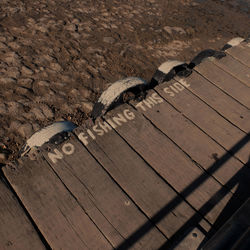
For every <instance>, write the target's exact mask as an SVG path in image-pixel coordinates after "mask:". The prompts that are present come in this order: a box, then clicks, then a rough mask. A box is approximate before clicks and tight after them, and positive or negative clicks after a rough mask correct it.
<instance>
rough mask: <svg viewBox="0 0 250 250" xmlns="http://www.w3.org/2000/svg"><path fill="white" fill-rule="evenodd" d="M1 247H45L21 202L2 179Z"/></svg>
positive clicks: (0, 190)
mask: <svg viewBox="0 0 250 250" xmlns="http://www.w3.org/2000/svg"><path fill="white" fill-rule="evenodd" d="M0 220H1V223H0V249H2V250H5V249H6V250H10V249H13V250H14V249H30V250H33V249H45V246H44V245H43V243H42V242H41V240H40V238H39V236H38V234H37V232H36V231H35V229H34V228H33V226H32V224H31V222H30V221H29V219H28V218H27V216H26V214H25V212H24V211H23V209H22V208H21V206H20V204H19V203H18V201H17V200H16V198H15V197H14V195H13V194H12V192H11V191H10V190H9V189H8V188H7V186H6V184H5V183H4V182H3V181H2V180H1V179H0Z"/></svg>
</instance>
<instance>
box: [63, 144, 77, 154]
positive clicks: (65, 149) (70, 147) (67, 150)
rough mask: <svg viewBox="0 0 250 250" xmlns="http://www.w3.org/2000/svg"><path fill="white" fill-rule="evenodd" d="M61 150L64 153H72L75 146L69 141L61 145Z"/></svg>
mask: <svg viewBox="0 0 250 250" xmlns="http://www.w3.org/2000/svg"><path fill="white" fill-rule="evenodd" d="M62 151H63V153H64V154H66V155H72V154H73V153H74V152H75V146H74V145H73V144H71V143H65V144H64V145H63V146H62Z"/></svg>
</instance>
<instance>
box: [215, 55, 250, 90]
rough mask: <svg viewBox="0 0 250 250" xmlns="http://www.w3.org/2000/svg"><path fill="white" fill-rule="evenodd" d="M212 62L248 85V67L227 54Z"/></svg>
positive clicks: (249, 85)
mask: <svg viewBox="0 0 250 250" xmlns="http://www.w3.org/2000/svg"><path fill="white" fill-rule="evenodd" d="M213 63H214V64H216V65H218V66H219V67H220V68H222V69H223V70H225V71H226V72H228V73H229V74H230V75H232V76H233V77H235V78H237V79H239V80H240V81H241V82H243V83H244V84H245V85H246V86H248V87H250V71H249V67H248V66H246V65H244V64H243V63H241V62H239V61H238V60H236V59H234V58H233V57H232V56H230V55H227V56H225V57H223V58H221V59H220V60H214V61H213Z"/></svg>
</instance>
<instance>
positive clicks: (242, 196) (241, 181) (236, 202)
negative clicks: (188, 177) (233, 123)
mask: <svg viewBox="0 0 250 250" xmlns="http://www.w3.org/2000/svg"><path fill="white" fill-rule="evenodd" d="M249 141H250V134H249V133H248V134H246V135H245V136H244V137H243V138H242V139H241V140H240V141H239V142H237V143H236V144H235V145H234V146H233V147H232V148H231V149H230V150H229V151H228V152H226V153H225V154H224V155H223V156H222V157H221V158H219V159H217V161H216V162H215V163H213V164H212V165H211V166H210V167H209V168H208V169H207V170H206V172H205V171H204V173H203V174H201V175H200V176H199V177H198V178H197V179H196V180H194V181H193V182H192V183H191V184H190V185H189V186H187V187H186V188H185V189H184V190H183V191H182V192H180V193H179V195H178V196H176V197H175V198H174V199H172V200H171V201H170V202H169V203H168V204H166V206H164V207H163V208H162V209H160V210H159V211H158V212H157V213H156V214H155V215H154V216H153V217H152V218H151V219H150V221H147V222H146V223H145V224H143V225H142V226H141V227H140V228H139V229H138V230H136V231H135V232H134V233H133V234H132V235H130V236H129V237H128V238H127V239H126V240H125V241H123V242H122V243H121V244H120V245H119V246H118V247H117V249H119V250H121V249H128V248H129V247H131V246H132V245H133V244H135V243H136V242H137V241H138V240H139V239H140V238H142V237H143V236H144V235H145V234H146V233H147V232H149V231H150V230H151V229H152V228H153V226H154V225H156V224H157V223H159V222H160V221H161V220H162V219H163V218H164V217H165V216H166V215H167V214H169V213H170V212H171V211H172V210H173V209H175V208H176V207H177V206H178V205H179V204H180V203H181V202H183V199H184V200H186V198H187V196H188V195H190V194H191V193H192V192H193V191H194V190H195V189H197V188H198V187H199V186H200V185H201V184H202V183H203V182H204V181H206V180H207V179H208V178H209V177H210V176H211V175H212V174H213V173H214V172H215V171H217V170H218V169H219V168H220V167H221V166H223V165H224V164H225V162H227V161H228V160H229V159H230V158H231V157H233V155H234V154H235V153H236V152H238V151H239V150H240V149H241V148H243V147H244V146H245V145H246V144H247V143H248V142H249ZM249 165H250V163H249V161H248V162H247V164H245V165H244V166H243V168H242V169H241V170H239V171H238V173H237V174H236V175H234V176H233V177H232V178H231V179H230V180H229V181H228V182H227V183H226V184H225V186H226V187H227V188H228V189H227V188H225V187H224V186H222V187H221V189H220V190H219V191H217V192H216V193H215V194H214V195H213V196H212V197H211V198H210V199H209V200H208V201H207V202H206V203H205V204H204V205H203V206H202V207H201V208H200V209H199V210H198V211H197V212H196V213H195V215H193V216H192V217H191V218H190V219H189V220H188V221H187V222H186V223H185V224H184V225H183V226H182V227H181V228H180V229H179V230H178V231H177V232H176V233H175V234H174V235H173V236H172V237H171V238H170V239H169V240H168V241H167V242H166V244H164V245H163V246H162V247H161V248H160V249H171V248H172V246H173V245H174V244H175V242H176V241H179V242H180V241H181V240H182V239H183V238H184V237H185V236H186V235H187V233H188V231H189V230H190V228H194V227H198V228H199V229H200V230H201V231H203V232H204V234H205V235H206V236H207V237H206V238H210V237H211V236H212V235H213V234H214V232H215V231H216V230H218V228H219V227H220V226H221V225H223V224H224V223H225V221H226V220H227V219H228V218H229V217H230V216H231V215H232V214H233V213H234V212H235V211H236V210H237V209H238V208H239V207H240V206H241V205H242V204H243V203H244V201H245V200H246V199H247V198H248V197H249V196H250V189H249V183H250V167H249ZM207 172H208V173H209V174H208V173H207ZM237 184H238V188H237V190H236V192H235V194H234V195H233V197H232V199H231V200H230V201H229V203H228V204H227V206H226V207H225V208H224V209H223V211H222V212H221V214H220V216H219V217H218V219H217V220H216V222H215V223H214V225H213V227H212V229H211V230H210V231H209V232H208V233H206V232H205V231H204V230H203V229H202V228H201V227H200V226H199V225H198V223H199V222H200V221H201V220H202V219H203V216H204V215H206V214H207V213H208V212H209V211H211V210H212V209H213V207H214V204H216V203H217V202H219V201H220V200H221V199H222V198H223V197H224V196H225V195H226V194H227V193H229V192H230V190H231V188H233V187H235V186H236V185H237ZM247 186H248V189H247V188H246V187H247ZM152 222H153V223H152ZM203 243H204V242H202V244H201V246H202V245H203Z"/></svg>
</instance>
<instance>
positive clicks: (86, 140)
mask: <svg viewBox="0 0 250 250" xmlns="http://www.w3.org/2000/svg"><path fill="white" fill-rule="evenodd" d="M77 137H78V138H79V140H80V141H81V142H82V143H83V144H84V145H85V146H87V145H88V143H89V142H88V136H86V135H85V134H84V133H83V132H81V133H80V134H79V135H78V136H77Z"/></svg>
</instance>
